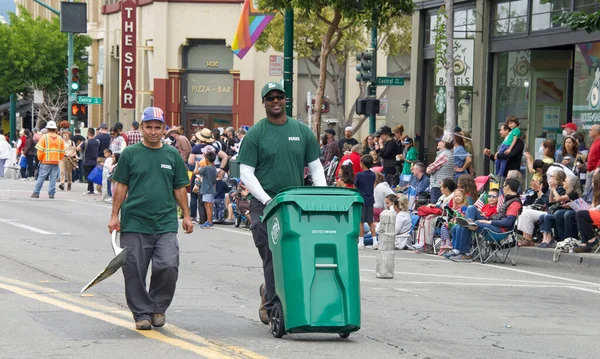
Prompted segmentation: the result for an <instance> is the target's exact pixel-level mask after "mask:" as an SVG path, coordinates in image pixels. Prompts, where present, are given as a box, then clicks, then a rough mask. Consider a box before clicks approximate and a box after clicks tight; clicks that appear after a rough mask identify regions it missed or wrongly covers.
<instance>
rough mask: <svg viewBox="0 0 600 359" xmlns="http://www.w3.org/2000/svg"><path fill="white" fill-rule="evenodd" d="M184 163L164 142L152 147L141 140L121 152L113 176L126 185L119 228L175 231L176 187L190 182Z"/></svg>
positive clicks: (134, 231) (142, 231) (152, 231)
mask: <svg viewBox="0 0 600 359" xmlns="http://www.w3.org/2000/svg"><path fill="white" fill-rule="evenodd" d="M187 171H188V170H187V167H186V165H185V163H184V162H183V159H182V158H181V155H180V154H179V152H178V151H177V150H176V149H175V148H174V147H171V146H167V145H163V146H162V147H161V148H158V149H153V148H148V147H146V146H144V145H143V144H142V143H141V142H140V143H136V144H135V145H132V146H127V147H126V148H125V149H124V150H123V152H122V153H121V157H120V158H119V163H118V165H117V167H116V169H115V173H114V175H113V180H115V181H117V182H119V183H123V184H126V185H128V186H129V190H128V192H127V198H126V199H125V202H123V205H122V206H121V231H122V232H133V233H144V234H162V233H177V229H178V228H179V222H178V219H177V206H176V199H175V194H174V193H173V191H174V190H175V189H178V188H181V187H185V186H186V185H188V183H189V178H188V173H187Z"/></svg>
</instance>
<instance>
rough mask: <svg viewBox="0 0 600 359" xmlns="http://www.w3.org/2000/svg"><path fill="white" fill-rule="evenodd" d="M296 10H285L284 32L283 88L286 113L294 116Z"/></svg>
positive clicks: (289, 8) (289, 7)
mask: <svg viewBox="0 0 600 359" xmlns="http://www.w3.org/2000/svg"><path fill="white" fill-rule="evenodd" d="M293 85H294V9H293V8H292V7H291V6H288V7H287V8H285V15H284V31H283V88H284V89H285V95H286V97H287V99H286V103H285V113H286V115H288V116H290V117H291V116H292V109H293V108H294V86H293Z"/></svg>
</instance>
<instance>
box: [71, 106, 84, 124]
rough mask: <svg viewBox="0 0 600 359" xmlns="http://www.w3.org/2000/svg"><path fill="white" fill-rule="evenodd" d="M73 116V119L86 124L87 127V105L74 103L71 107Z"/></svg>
mask: <svg viewBox="0 0 600 359" xmlns="http://www.w3.org/2000/svg"><path fill="white" fill-rule="evenodd" d="M71 115H72V116H73V117H75V118H77V120H78V121H81V122H84V123H85V125H86V126H87V119H88V113H87V105H82V104H79V103H74V104H73V105H71Z"/></svg>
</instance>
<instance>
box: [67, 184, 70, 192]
mask: <svg viewBox="0 0 600 359" xmlns="http://www.w3.org/2000/svg"><path fill="white" fill-rule="evenodd" d="M70 190H71V184H70V183H69V184H68V185H67V191H70Z"/></svg>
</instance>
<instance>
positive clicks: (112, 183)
mask: <svg viewBox="0 0 600 359" xmlns="http://www.w3.org/2000/svg"><path fill="white" fill-rule="evenodd" d="M119 157H121V154H120V153H113V154H112V156H111V158H112V165H111V166H110V168H109V171H108V177H107V182H108V183H109V184H108V185H107V186H106V188H107V189H108V188H109V186H110V189H111V191H112V192H111V193H115V189H116V188H117V182H115V181H113V180H112V176H113V175H114V174H115V170H116V169H117V163H119ZM105 202H106V203H112V197H109V198H107V199H106V200H105Z"/></svg>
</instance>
